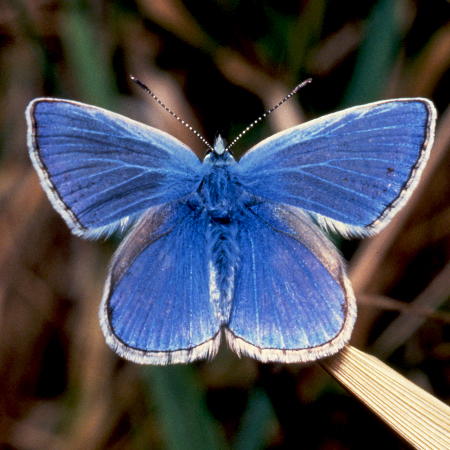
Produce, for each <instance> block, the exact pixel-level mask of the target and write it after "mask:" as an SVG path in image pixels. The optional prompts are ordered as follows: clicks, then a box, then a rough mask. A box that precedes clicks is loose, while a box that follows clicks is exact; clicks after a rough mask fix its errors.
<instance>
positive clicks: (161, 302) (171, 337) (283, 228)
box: [26, 98, 436, 364]
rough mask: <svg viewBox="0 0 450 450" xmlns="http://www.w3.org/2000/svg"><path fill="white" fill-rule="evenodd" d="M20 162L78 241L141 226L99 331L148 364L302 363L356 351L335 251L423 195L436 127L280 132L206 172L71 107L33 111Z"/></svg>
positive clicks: (427, 111) (122, 255) (406, 110)
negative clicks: (337, 240) (26, 162)
mask: <svg viewBox="0 0 450 450" xmlns="http://www.w3.org/2000/svg"><path fill="white" fill-rule="evenodd" d="M26 117H27V123H28V147H29V151H30V155H31V159H32V162H33V165H34V167H35V169H36V170H37V172H38V174H39V177H40V181H41V184H42V186H43V188H44V189H45V192H46V193H47V195H48V197H49V199H50V200H51V202H52V203H53V206H54V207H55V208H56V210H57V211H58V212H59V213H60V214H61V216H62V217H63V218H64V220H65V221H66V222H67V224H68V226H69V227H70V229H71V230H72V232H74V233H75V234H77V235H79V236H83V237H87V238H98V237H100V236H102V235H105V234H108V233H112V232H113V231H114V230H116V229H117V228H122V227H126V226H127V225H128V224H130V223H132V222H133V221H136V223H135V225H134V227H133V229H132V231H131V232H130V233H129V234H128V236H127V237H126V238H125V239H124V241H123V242H122V244H121V245H120V246H119V248H118V250H117V251H116V253H115V255H114V257H113V260H112V262H111V265H110V269H109V274H108V276H107V280H106V283H105V288H104V294H103V298H102V300H101V305H100V310H99V318H100V324H101V328H102V330H103V332H104V335H105V337H106V342H107V343H108V345H109V346H110V347H111V348H112V349H113V350H115V351H116V352H117V353H118V354H119V355H120V356H122V357H124V358H126V359H129V360H131V361H134V362H137V363H142V364H168V363H187V362H191V361H195V360H198V359H201V358H211V357H213V356H214V355H215V354H216V352H217V350H218V348H219V344H220V341H221V339H222V338H224V339H226V342H227V343H228V345H229V346H230V348H231V349H232V350H234V351H235V352H236V353H237V354H238V355H248V356H250V357H253V358H256V359H257V360H260V361H262V362H275V361H277V362H283V363H294V362H306V361H313V360H316V359H319V358H322V357H326V356H329V355H332V354H334V353H336V352H337V351H339V350H340V349H341V348H342V347H343V346H344V345H345V344H346V343H347V342H348V340H349V338H350V335H351V332H352V329H353V326H354V323H355V318H356V301H355V296H354V294H353V291H352V287H351V285H350V282H349V280H348V277H347V275H346V265H345V262H344V260H343V258H342V257H341V255H340V253H339V251H338V250H337V249H336V248H335V247H334V245H333V244H332V243H331V241H330V240H329V239H328V237H327V236H326V234H325V233H324V231H323V228H325V229H327V228H328V229H331V230H333V231H336V232H339V233H341V234H342V235H344V236H345V237H352V236H360V237H361V236H366V235H370V234H373V233H377V232H379V231H380V230H381V229H383V228H384V227H385V226H386V224H387V223H388V222H389V221H390V220H391V218H392V217H393V216H394V215H395V214H396V213H397V212H398V210H399V209H400V208H401V207H402V206H403V205H404V204H405V202H406V201H407V200H408V198H409V197H410V196H411V193H412V192H413V190H414V188H415V187H416V185H417V183H418V181H419V178H420V175H421V173H422V171H423V168H424V166H425V163H426V161H427V159H428V156H429V153H430V150H431V147H432V143H433V139H434V130H435V123H436V111H435V108H434V106H433V104H432V102H430V101H429V100H426V99H422V98H409V99H396V100H386V101H380V102H376V103H371V104H367V105H363V106H357V107H353V108H350V109H346V110H343V111H340V112H337V113H334V114H330V115H326V116H324V117H321V118H318V119H315V120H312V121H310V122H307V123H305V124H302V125H298V126H295V127H292V128H289V129H287V130H285V131H282V132H279V133H277V134H275V135H273V136H272V137H270V138H268V139H265V140H263V141H262V142H260V143H259V144H257V145H256V146H254V147H253V148H251V149H250V150H249V151H247V153H245V154H244V155H243V156H242V158H241V159H240V160H239V161H236V160H235V158H234V157H233V155H232V154H231V152H230V151H229V148H226V146H225V143H224V141H223V140H222V138H220V137H218V138H217V139H216V141H215V143H214V146H213V147H211V150H210V151H209V152H208V153H207V154H206V156H205V157H204V159H203V161H201V160H200V159H199V158H198V157H197V156H196V155H195V154H194V153H193V151H191V150H190V149H189V148H188V147H187V146H186V145H184V144H183V143H181V142H180V141H179V140H177V139H176V138H174V137H172V136H170V135H169V134H167V133H164V132H163V131H160V130H158V129H155V128H152V127H150V126H146V125H144V124H141V123H138V122H135V121H133V120H130V119H128V118H125V117H123V116H120V115H118V114H114V113H112V112H109V111H106V110H104V109H100V108H97V107H94V106H89V105H86V104H83V103H78V102H75V101H68V100H60V99H54V98H40V99H35V100H33V101H32V102H31V103H30V104H29V106H28V108H27V111H26Z"/></svg>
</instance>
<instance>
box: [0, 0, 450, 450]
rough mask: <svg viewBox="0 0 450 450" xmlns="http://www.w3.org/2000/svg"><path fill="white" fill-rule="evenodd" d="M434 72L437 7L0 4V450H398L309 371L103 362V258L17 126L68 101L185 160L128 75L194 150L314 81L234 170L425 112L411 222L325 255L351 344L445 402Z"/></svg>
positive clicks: (446, 186) (449, 391)
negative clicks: (337, 278) (52, 197)
mask: <svg viewBox="0 0 450 450" xmlns="http://www.w3.org/2000/svg"><path fill="white" fill-rule="evenodd" d="M449 66H450V3H449V2H447V1H444V0H441V1H439V0H433V1H428V2H425V1H413V0H401V1H400V0H399V1H394V0H381V1H378V2H376V1H369V2H357V1H345V0H344V1H342V2H332V1H328V2H326V1H325V0H320V1H313V0H309V1H306V0H303V1H291V2H283V1H270V0H265V1H257V0H242V1H238V0H228V1H218V0H211V1H209V2H198V1H197V2H196V1H194V0H186V1H184V2H182V1H181V0H135V1H125V0H123V1H119V0H116V1H106V0H84V1H82V0H61V1H57V0H35V1H33V0H0V152H1V153H0V156H1V160H0V163H1V165H0V448H1V449H2V450H3V449H5V450H6V449H18V450H25V449H26V450H35V449H36V450H37V449H58V450H59V449H67V450H69V449H70V450H72V449H82V450H91V449H150V448H152V449H154V448H155V449H165V448H216V447H220V448H223V447H225V448H226V447H229V448H236V449H239V448H272V449H275V448H276V449H291V448H307V449H321V450H328V449H361V448H364V449H372V448H374V449H375V448H380V447H381V446H382V447H383V448H389V449H391V448H392V449H397V448H404V447H403V446H404V444H402V442H401V441H400V439H399V438H398V437H397V436H396V435H394V434H393V433H392V432H391V431H390V430H388V429H387V428H386V427H385V426H384V425H383V424H382V423H381V422H379V420H378V419H376V418H375V417H373V416H372V415H371V414H370V413H369V412H367V411H366V410H365V409H364V408H363V407H362V406H361V405H359V404H358V402H357V401H356V400H354V399H353V398H351V397H349V396H348V395H347V394H346V393H345V392H343V390H342V389H340V387H339V386H338V385H337V384H335V383H334V382H333V381H332V380H331V379H330V378H329V376H328V375H327V374H326V373H325V372H324V371H323V370H322V369H321V368H320V367H319V366H317V365H316V364H311V365H308V366H301V365H289V366H287V365H280V364H267V365H262V364H259V363H257V362H255V361H253V360H250V359H247V358H242V359H238V358H237V357H235V356H234V355H233V354H231V353H230V352H229V351H228V350H227V349H226V348H223V349H222V350H221V351H220V353H219V355H218V357H217V358H216V359H215V360H213V361H211V362H202V363H198V364H192V365H189V366H186V367H180V366H177V367H167V368H164V367H163V368H153V367H148V368H146V367H140V366H138V365H136V364H132V363H128V362H125V361H123V360H120V359H119V358H118V357H117V356H116V355H114V354H113V353H112V351H111V350H110V349H109V348H108V347H107V346H106V344H105V342H104V339H103V336H102V333H101V331H100V327H99V324H98V319H97V309H98V305H99V301H100V298H101V292H102V286H103V280H104V278H105V275H106V270H107V264H108V261H109V258H110V257H111V255H112V252H113V250H114V248H115V247H116V245H117V243H118V239H117V237H113V238H112V239H110V240H108V241H101V242H88V241H83V240H81V239H79V238H76V237H74V236H72V235H71V234H70V232H69V230H68V228H67V226H66V225H65V223H64V222H63V221H62V219H61V218H60V217H59V216H58V215H57V213H56V212H55V211H53V209H52V207H51V206H50V203H49V201H48V200H47V198H46V196H45V194H44V192H43V190H42V188H41V187H40V185H39V181H38V177H37V175H36V173H35V172H34V170H33V169H32V167H31V163H30V161H29V157H28V151H27V146H26V124H25V116H24V111H25V108H26V106H27V104H28V102H29V101H30V100H32V99H33V98H36V97H40V96H54V97H62V98H67V99H72V100H78V101H84V102H86V103H91V104H95V105H97V106H102V107H106V108H109V109H112V110H115V111H117V112H120V113H122V114H124V115H127V116H129V117H132V118H134V119H138V120H140V121H142V122H144V123H147V124H150V125H152V126H155V127H158V128H160V129H163V130H164V131H166V132H169V133H171V134H173V135H175V136H177V137H178V138H179V139H180V140H182V141H183V142H185V143H186V144H188V145H190V146H191V147H192V148H193V149H195V151H196V152H197V154H199V155H202V154H204V148H203V145H202V143H201V142H200V141H199V140H198V139H196V138H195V136H193V135H191V134H190V133H189V132H188V131H187V130H186V129H184V127H182V126H180V124H179V123H178V122H176V121H175V120H173V119H172V118H171V117H170V116H169V115H168V114H167V113H166V112H165V111H164V110H163V109H162V108H160V107H158V106H157V105H156V104H155V103H154V101H153V100H152V99H151V98H149V97H148V96H147V95H146V94H145V92H143V91H141V90H139V89H138V88H137V87H136V86H135V85H134V84H133V83H132V82H131V81H130V79H129V74H133V75H135V76H137V77H139V78H140V79H142V81H144V82H145V83H146V84H148V85H149V86H150V87H151V88H152V90H153V91H154V92H155V93H156V94H157V95H158V96H159V97H160V98H161V99H163V101H164V103H165V104H166V105H168V106H169V107H170V108H171V109H173V110H175V112H176V113H177V114H178V115H179V116H181V117H182V118H183V119H184V120H186V121H187V122H189V123H190V124H191V125H193V126H194V127H195V128H196V129H197V130H198V131H199V132H200V133H202V134H203V135H205V136H206V137H207V138H208V140H209V141H213V140H214V136H215V135H216V133H221V134H222V135H224V136H226V137H227V138H228V140H229V141H231V139H233V138H234V137H235V136H236V135H237V134H238V133H239V132H240V131H242V129H244V128H245V127H246V126H247V125H248V124H249V123H251V122H252V121H253V120H254V119H255V118H256V117H258V116H259V115H260V114H261V113H262V112H264V110H267V109H269V108H270V107H272V106H273V105H274V104H276V103H277V102H278V101H279V100H281V98H283V97H284V95H286V94H287V93H288V92H290V90H291V89H292V88H293V86H295V85H296V84H297V83H298V82H300V81H301V80H302V79H304V78H307V77H310V76H311V77H313V79H314V82H313V83H312V84H311V85H310V86H308V88H305V89H304V90H302V91H301V92H300V94H299V95H298V99H295V100H292V101H290V102H288V103H287V104H286V105H284V106H283V108H281V109H280V110H279V111H277V112H276V113H274V114H273V115H272V116H270V118H269V119H268V120H267V121H265V122H264V123H262V124H261V125H260V126H258V127H255V129H254V131H252V132H251V133H247V135H246V136H245V138H244V139H242V141H241V142H240V143H239V146H237V148H236V151H238V152H243V151H245V149H246V148H248V147H249V146H250V145H252V144H254V143H256V142H258V141H259V140H260V139H261V138H262V137H265V136H267V135H269V134H271V133H273V132H274V131H278V130H281V129H284V128H287V127H289V126H292V125H295V124H297V123H300V122H301V121H302V120H306V118H313V117H316V116H317V115H320V114H325V113H327V112H331V111H333V110H336V109H338V108H340V107H344V106H350V105H354V104H361V103H366V102H369V101H375V100H379V99H384V98H398V97H412V96H422V97H427V98H430V99H432V100H434V101H435V103H436V106H437V108H438V110H439V122H438V129H437V139H436V144H435V149H434V151H433V156H432V161H431V163H430V167H429V169H428V171H427V172H426V173H425V174H424V177H423V180H422V183H421V185H420V186H419V189H418V192H417V195H415V196H414V199H413V200H412V201H411V204H409V205H408V206H407V207H406V208H405V210H404V211H403V212H402V213H401V214H400V216H399V217H398V218H396V219H395V220H394V221H393V223H392V225H391V226H389V227H388V228H387V229H386V230H385V231H384V232H383V233H382V234H380V235H379V236H377V237H375V238H373V239H368V240H365V241H363V242H362V243H358V242H355V241H352V242H347V241H341V240H339V239H338V238H337V237H334V238H335V239H336V241H337V243H338V244H339V245H340V246H341V248H342V251H343V253H344V255H345V256H346V257H347V258H348V259H349V260H350V274H351V277H352V281H353V283H354V286H355V291H356V293H357V297H358V306H359V316H358V322H357V326H356V329H355V332H354V336H353V341H352V343H353V344H354V345H356V346H357V347H358V348H360V349H363V350H365V351H368V352H370V353H373V354H375V355H378V356H380V357H382V358H384V359H385V360H387V361H388V363H389V364H390V365H391V366H393V367H395V368H396V369H397V370H399V371H400V372H401V373H403V374H404V375H406V376H407V377H408V378H410V379H412V380H413V381H414V382H416V383H418V384H419V385H420V386H422V387H424V388H425V389H426V390H429V391H430V392H432V393H433V394H434V395H436V396H437V397H438V398H440V399H442V400H443V401H445V402H446V403H449V402H450V342H449V335H450V326H449V325H450V312H449V302H448V298H449V296H450V269H449V267H450V266H449V260H450V257H449V256H450V234H449V232H450V202H449V199H450V176H449V175H450V159H449V156H448V153H449V152H448V149H449V143H450V136H449V133H450V112H449V109H448V104H449V101H450V91H448V88H447V85H448V82H449V78H450V71H449ZM300 104H301V107H300ZM205 430H206V431H205ZM205 433H206V434H205ZM180 443H181V444H180Z"/></svg>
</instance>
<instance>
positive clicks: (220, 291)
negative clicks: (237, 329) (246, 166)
mask: <svg viewBox="0 0 450 450" xmlns="http://www.w3.org/2000/svg"><path fill="white" fill-rule="evenodd" d="M234 163H235V160H234V158H233V156H232V155H231V154H230V153H229V152H228V151H223V152H222V153H217V152H215V151H213V152H211V153H209V154H208V155H207V157H206V158H205V161H204V164H206V165H210V169H209V170H208V171H207V174H206V175H205V176H204V178H203V180H202V183H201V185H200V187H199V189H198V191H197V196H198V197H197V198H198V200H199V203H198V206H197V207H198V208H199V209H200V211H201V214H202V215H203V216H204V218H205V221H204V223H205V224H206V233H205V237H206V247H207V252H208V261H209V283H210V298H211V301H212V302H213V304H214V308H215V311H216V315H217V317H218V319H219V322H220V323H222V324H225V323H227V322H228V321H229V316H230V310H231V303H232V298H233V293H234V284H235V276H236V273H237V267H238V264H239V259H240V258H239V246H238V230H239V225H238V218H239V212H240V209H241V208H242V206H241V204H240V202H239V198H240V197H241V195H242V187H241V186H240V184H239V183H238V182H237V180H236V179H235V178H234V176H233V175H232V174H230V172H229V170H228V167H229V166H230V165H231V164H234ZM200 211H199V212H200Z"/></svg>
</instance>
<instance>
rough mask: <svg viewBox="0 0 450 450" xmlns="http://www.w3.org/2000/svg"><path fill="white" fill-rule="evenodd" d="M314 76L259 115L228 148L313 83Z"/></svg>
mask: <svg viewBox="0 0 450 450" xmlns="http://www.w3.org/2000/svg"><path fill="white" fill-rule="evenodd" d="M311 81H312V78H308V79H306V80H305V81H302V82H301V83H300V84H299V85H298V86H297V87H296V88H295V89H294V90H293V91H292V92H291V93H290V94H288V95H286V97H284V98H283V100H281V102H280V103H278V104H277V105H275V106H274V107H273V108H272V109H270V110H269V111H267V112H266V113H264V114H263V115H262V116H260V117H258V118H257V119H256V120H255V121H254V122H252V123H251V124H250V125H249V126H248V127H247V128H246V129H245V130H244V131H242V133H240V134H239V135H238V136H237V137H236V138H235V139H234V141H233V142H232V143H231V144H230V145H229V146H228V147H227V150H230V148H231V147H233V145H234V144H236V142H237V141H238V140H239V139H240V138H241V137H242V136H244V134H245V133H247V131H249V130H251V129H252V128H253V127H254V126H255V125H256V124H257V123H259V122H261V120H263V119H264V118H266V117H267V116H268V115H269V114H270V113H272V112H273V111H275V110H276V109H277V108H279V107H280V106H281V105H282V104H283V103H284V102H285V101H286V100H289V99H290V98H291V97H292V96H293V95H295V94H296V93H297V92H298V91H299V90H300V89H301V88H302V87H305V86H306V85H307V84H309V83H311Z"/></svg>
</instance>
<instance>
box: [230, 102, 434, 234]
mask: <svg viewBox="0 0 450 450" xmlns="http://www.w3.org/2000/svg"><path fill="white" fill-rule="evenodd" d="M435 122H436V111H435V108H434V106H433V104H432V103H431V102H430V101H429V100H426V99H401V100H389V101H382V102H377V103H372V104H368V105H364V106H357V107H355V108H350V109H347V110H344V111H341V112H338V113H335V114H330V115H327V116H324V117H321V118H319V119H316V120H313V121H311V122H308V123H305V124H302V125H300V126H297V127H293V128H289V129H288V130H285V131H283V132H281V133H278V134H275V135H274V136H272V137H271V138H269V139H266V140H265V141H263V142H261V143H260V144H258V145H257V146H255V147H253V148H252V149H251V150H250V151H249V152H248V153H246V154H245V155H244V156H243V157H242V158H241V160H240V161H239V163H238V164H236V165H235V166H234V167H233V170H234V171H235V174H236V176H237V177H238V179H239V181H240V182H241V183H242V185H243V186H245V188H246V189H247V190H248V191H249V192H250V193H252V194H254V195H257V196H260V197H263V198H266V199H269V200H272V201H275V202H279V203H285V204H289V205H293V206H298V207H300V208H302V209H304V210H307V211H308V212H310V213H312V214H313V215H314V216H315V217H316V219H317V220H318V221H319V223H321V224H324V225H328V226H331V227H332V228H336V229H337V231H340V232H341V233H343V234H344V235H352V234H353V235H358V234H359V235H364V234H367V233H368V232H377V231H379V230H380V229H382V228H383V226H384V225H385V224H386V223H387V222H388V221H389V220H390V219H391V217H392V216H393V215H394V214H395V213H396V212H397V211H398V210H399V209H400V208H401V207H402V206H403V204H404V203H405V202H406V201H407V200H408V198H409V196H410V195H411V193H412V191H413V189H414V188H415V186H416V185H417V183H418V180H419V177H420V174H421V172H422V170H423V167H424V165H425V163H426V161H427V159H428V155H429V152H430V149H431V146H432V143H433V138H434V128H435Z"/></svg>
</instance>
